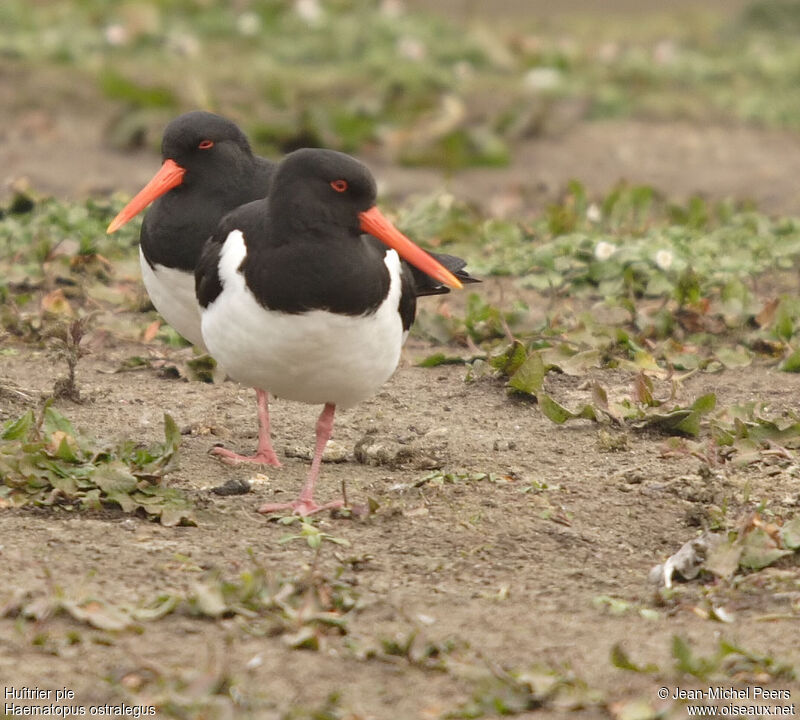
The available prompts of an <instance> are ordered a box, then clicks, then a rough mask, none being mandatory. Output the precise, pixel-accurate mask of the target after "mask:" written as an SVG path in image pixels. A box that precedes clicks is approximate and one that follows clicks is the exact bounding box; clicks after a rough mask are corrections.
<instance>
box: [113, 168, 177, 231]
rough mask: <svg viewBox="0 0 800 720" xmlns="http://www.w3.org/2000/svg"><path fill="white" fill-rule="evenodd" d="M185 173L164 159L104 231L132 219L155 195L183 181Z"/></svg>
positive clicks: (115, 228) (119, 226) (159, 194)
mask: <svg viewBox="0 0 800 720" xmlns="http://www.w3.org/2000/svg"><path fill="white" fill-rule="evenodd" d="M185 173H186V169H185V168H182V167H181V166H180V165H178V163H176V162H175V161H174V160H165V161H164V164H163V165H162V166H161V169H160V170H159V171H158V172H157V173H156V174H155V175H154V176H153V179H152V180H151V181H150V182H149V183H147V185H145V186H144V187H143V188H142V189H141V190H140V191H139V192H138V193H137V195H136V197H134V198H133V199H132V200H131V201H130V202H129V203H128V204H127V205H126V206H125V207H124V208H122V210H121V211H120V213H119V215H117V217H115V218H114V219H113V220H112V221H111V224H110V225H109V226H108V229H107V230H106V232H107V233H109V234H110V233H113V232H114V231H115V230H119V229H120V228H121V227H122V226H123V225H124V224H125V223H126V222H128V221H129V220H133V218H135V217H136V216H137V215H138V214H139V213H140V212H142V210H144V209H145V208H146V207H147V206H148V205H149V204H150V203H151V202H153V200H155V199H156V198H157V197H160V196H161V195H163V194H164V193H165V192H167V191H168V190H171V189H172V188H174V187H175V186H176V185H180V184H181V183H182V182H183V176H184V174H185Z"/></svg>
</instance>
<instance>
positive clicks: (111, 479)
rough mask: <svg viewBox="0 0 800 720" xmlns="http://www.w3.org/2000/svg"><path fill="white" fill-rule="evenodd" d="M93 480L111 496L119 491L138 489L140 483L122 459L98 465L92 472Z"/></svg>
mask: <svg viewBox="0 0 800 720" xmlns="http://www.w3.org/2000/svg"><path fill="white" fill-rule="evenodd" d="M92 480H93V481H94V483H95V484H96V485H97V486H98V487H99V488H100V489H101V490H102V491H103V492H105V493H106V494H107V495H109V496H111V495H115V494H117V493H130V492H132V491H134V490H135V489H136V486H137V485H138V483H139V481H138V480H137V479H136V478H135V477H134V475H133V474H132V473H131V471H130V470H129V469H128V466H127V465H125V463H123V462H122V461H121V460H115V461H113V462H110V463H108V464H107V465H101V466H100V467H98V468H97V469H96V470H95V471H94V473H93V474H92Z"/></svg>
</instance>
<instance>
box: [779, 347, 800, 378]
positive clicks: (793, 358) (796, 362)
mask: <svg viewBox="0 0 800 720" xmlns="http://www.w3.org/2000/svg"><path fill="white" fill-rule="evenodd" d="M778 368H779V369H780V370H782V371H783V372H789V373H797V372H800V348H798V349H797V350H795V351H794V352H793V353H792V354H791V355H789V356H788V357H787V358H786V359H785V360H784V361H783V362H782V363H781V364H780V365H779V366H778Z"/></svg>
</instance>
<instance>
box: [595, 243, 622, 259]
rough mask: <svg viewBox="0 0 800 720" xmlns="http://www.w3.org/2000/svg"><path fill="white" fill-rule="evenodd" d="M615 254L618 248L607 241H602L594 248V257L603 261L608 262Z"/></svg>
mask: <svg viewBox="0 0 800 720" xmlns="http://www.w3.org/2000/svg"><path fill="white" fill-rule="evenodd" d="M615 252H617V246H616V245H614V243H610V242H606V241H605V240H601V241H600V242H599V243H597V245H595V247H594V256H595V257H596V258H597V259H598V260H601V261H602V260H608V258H610V257H611V256H612V255H613V254H614V253H615Z"/></svg>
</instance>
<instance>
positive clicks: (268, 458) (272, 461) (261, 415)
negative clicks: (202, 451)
mask: <svg viewBox="0 0 800 720" xmlns="http://www.w3.org/2000/svg"><path fill="white" fill-rule="evenodd" d="M256 399H257V400H258V448H257V449H256V454H255V455H249V456H248V455H239V454H238V453H235V452H233V451H232V450H226V449H225V448H223V447H215V448H212V449H211V452H212V453H213V454H214V455H217V456H218V457H219V459H220V460H223V461H224V462H227V463H231V464H232V465H238V464H239V463H243V462H251V463H261V464H262V465H274V466H275V467H280V466H281V461H280V460H278V456H277V455H276V454H275V451H274V450H273V449H272V440H271V439H270V436H269V393H266V392H264V391H263V390H256Z"/></svg>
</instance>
